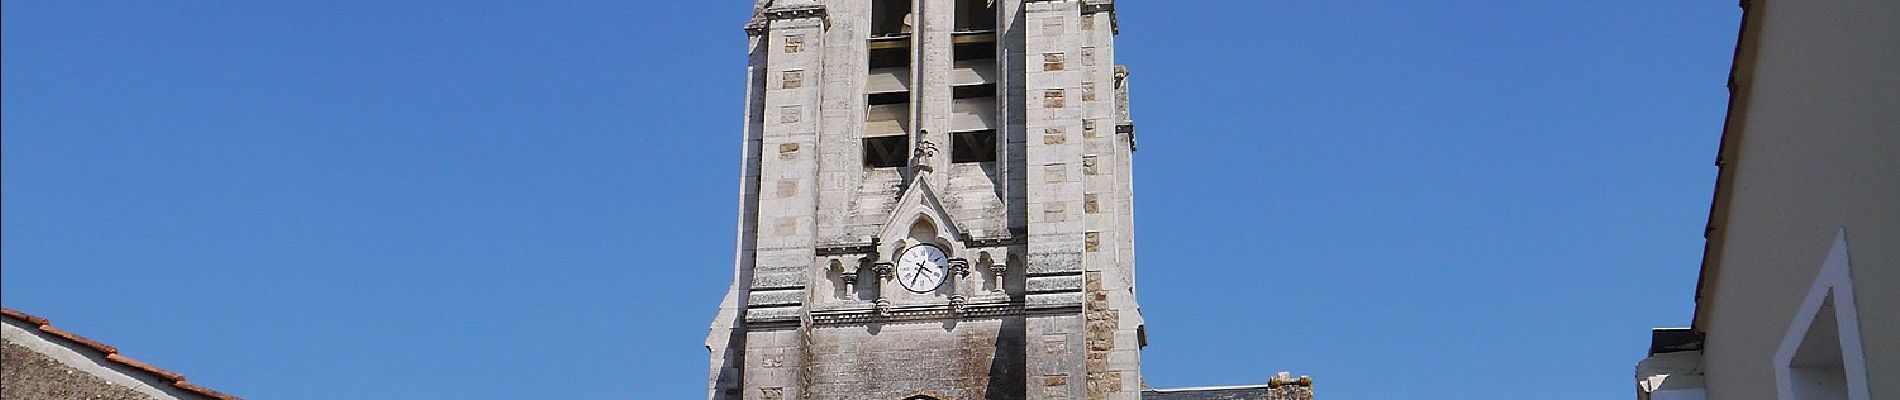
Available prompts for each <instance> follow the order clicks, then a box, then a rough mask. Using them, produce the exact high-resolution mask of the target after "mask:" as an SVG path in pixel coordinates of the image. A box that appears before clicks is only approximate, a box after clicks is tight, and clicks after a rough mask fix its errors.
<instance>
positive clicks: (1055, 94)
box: [1042, 89, 1064, 108]
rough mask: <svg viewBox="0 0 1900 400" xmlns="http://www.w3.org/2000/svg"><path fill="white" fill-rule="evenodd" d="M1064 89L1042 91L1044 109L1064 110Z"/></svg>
mask: <svg viewBox="0 0 1900 400" xmlns="http://www.w3.org/2000/svg"><path fill="white" fill-rule="evenodd" d="M1062 107H1064V106H1063V102H1062V89H1049V90H1044V91H1042V108H1062Z"/></svg>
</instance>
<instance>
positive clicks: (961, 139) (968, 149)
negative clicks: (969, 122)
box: [950, 130, 996, 163]
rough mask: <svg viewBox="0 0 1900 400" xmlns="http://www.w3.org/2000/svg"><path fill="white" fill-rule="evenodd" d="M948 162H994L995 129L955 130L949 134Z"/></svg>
mask: <svg viewBox="0 0 1900 400" xmlns="http://www.w3.org/2000/svg"><path fill="white" fill-rule="evenodd" d="M950 146H951V147H950V162H953V163H971V162H995V161H996V131H994V130H987V131H975V132H957V133H951V134H950Z"/></svg>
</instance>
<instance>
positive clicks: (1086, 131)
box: [1082, 119, 1096, 139]
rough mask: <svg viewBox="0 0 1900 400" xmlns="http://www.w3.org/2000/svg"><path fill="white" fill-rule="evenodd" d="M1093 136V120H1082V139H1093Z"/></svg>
mask: <svg viewBox="0 0 1900 400" xmlns="http://www.w3.org/2000/svg"><path fill="white" fill-rule="evenodd" d="M1095 136H1096V134H1095V120H1092V119H1085V120H1082V137H1085V138H1090V139H1094V138H1095Z"/></svg>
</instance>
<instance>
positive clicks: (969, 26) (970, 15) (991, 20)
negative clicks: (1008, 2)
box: [956, 0, 996, 32]
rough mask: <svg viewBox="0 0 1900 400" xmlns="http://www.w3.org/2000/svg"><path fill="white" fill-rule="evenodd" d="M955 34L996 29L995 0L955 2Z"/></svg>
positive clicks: (958, 0)
mask: <svg viewBox="0 0 1900 400" xmlns="http://www.w3.org/2000/svg"><path fill="white" fill-rule="evenodd" d="M956 24H957V32H979V31H988V30H995V29H996V0H957V22H956Z"/></svg>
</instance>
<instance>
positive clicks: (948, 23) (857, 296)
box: [706, 0, 1311, 400]
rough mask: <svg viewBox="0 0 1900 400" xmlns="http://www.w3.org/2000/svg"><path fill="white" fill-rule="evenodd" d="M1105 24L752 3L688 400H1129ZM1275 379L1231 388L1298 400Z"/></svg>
mask: <svg viewBox="0 0 1900 400" xmlns="http://www.w3.org/2000/svg"><path fill="white" fill-rule="evenodd" d="M1117 29H1118V26H1117V20H1116V15H1115V7H1114V3H1113V2H1112V1H1108V0H803V1H800V0H776V1H770V0H761V1H760V2H759V4H757V6H756V9H755V13H754V17H753V20H752V21H751V22H750V23H748V24H747V25H746V27H745V30H746V32H747V33H748V36H749V39H750V40H749V42H748V45H749V50H750V58H749V64H748V69H747V72H748V73H747V80H748V85H747V88H748V89H747V96H746V111H745V115H746V122H745V129H744V146H743V147H744V157H743V159H744V163H743V166H742V169H741V170H742V177H741V182H742V183H741V190H740V192H741V195H740V202H739V203H740V218H739V220H740V223H739V229H738V238H737V247H738V248H737V249H736V256H735V261H734V270H733V271H734V272H733V280H734V284H733V286H732V287H731V288H730V289H729V291H728V293H727V295H726V297H725V299H724V302H723V304H722V305H721V307H720V311H719V314H718V316H717V318H716V319H715V321H714V322H713V325H712V332H711V334H710V335H709V336H708V338H707V341H706V345H707V347H708V348H709V349H710V350H711V360H710V361H711V371H710V374H709V376H710V379H709V382H708V389H709V390H708V398H710V399H715V400H725V399H735V400H736V399H760V400H779V399H837V400H844V399H892V400H909V399H933V400H952V399H1118V400H1136V399H1140V398H1142V397H1143V394H1144V389H1146V388H1145V387H1144V386H1145V385H1143V381H1142V378H1141V369H1140V365H1141V348H1142V347H1143V346H1144V345H1145V344H1146V343H1145V342H1146V339H1145V327H1144V325H1143V321H1142V317H1141V310H1140V307H1139V305H1138V303H1137V302H1136V298H1135V290H1134V288H1135V263H1134V260H1135V257H1134V235H1133V233H1134V230H1133V221H1134V220H1133V197H1132V196H1131V194H1132V189H1133V186H1132V182H1131V175H1132V174H1131V166H1132V164H1131V159H1132V156H1133V154H1134V151H1135V148H1136V146H1135V144H1136V142H1135V130H1134V124H1133V122H1132V119H1131V118H1130V117H1129V111H1128V90H1127V89H1128V73H1127V69H1125V68H1123V67H1122V66H1119V65H1116V64H1115V61H1114V60H1115V58H1114V52H1115V47H1114V39H1115V35H1116V33H1117ZM1274 382H1276V384H1274V385H1273V386H1272V388H1268V387H1267V386H1266V385H1261V386H1259V387H1245V388H1243V389H1245V390H1255V391H1259V392H1260V393H1266V392H1267V389H1272V390H1273V391H1281V392H1288V393H1292V392H1296V391H1300V390H1304V393H1306V396H1307V397H1306V398H1310V388H1311V385H1310V383H1311V380H1310V379H1297V380H1296V379H1290V378H1289V379H1276V380H1275V381H1274ZM1302 388H1303V389H1302ZM1203 392H1204V393H1203ZM1148 393H1150V396H1151V397H1158V398H1159V397H1162V396H1171V397H1166V398H1180V399H1187V398H1234V397H1203V396H1217V395H1221V394H1222V393H1227V392H1224V391H1221V390H1212V391H1196V390H1186V391H1148ZM1235 393H1239V392H1235ZM1249 393H1251V392H1249ZM1249 398H1254V397H1249ZM1276 398H1278V397H1276ZM1289 398H1291V397H1289Z"/></svg>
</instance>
